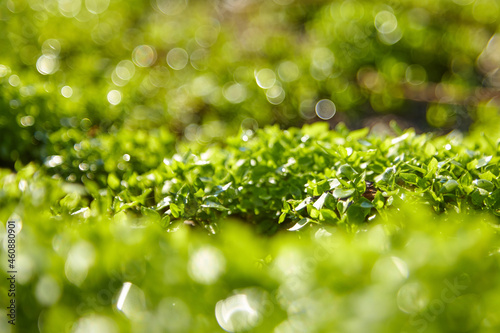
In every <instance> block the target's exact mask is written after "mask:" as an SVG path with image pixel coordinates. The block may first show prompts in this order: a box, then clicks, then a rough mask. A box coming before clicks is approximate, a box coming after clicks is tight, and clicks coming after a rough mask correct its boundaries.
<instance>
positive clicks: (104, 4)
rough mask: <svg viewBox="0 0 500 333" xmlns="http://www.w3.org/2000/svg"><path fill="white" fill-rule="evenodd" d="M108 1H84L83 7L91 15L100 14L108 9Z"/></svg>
mask: <svg viewBox="0 0 500 333" xmlns="http://www.w3.org/2000/svg"><path fill="white" fill-rule="evenodd" d="M108 6H109V0H85V7H87V10H88V11H89V12H91V13H92V14H101V13H103V12H104V11H105V10H106V9H108Z"/></svg>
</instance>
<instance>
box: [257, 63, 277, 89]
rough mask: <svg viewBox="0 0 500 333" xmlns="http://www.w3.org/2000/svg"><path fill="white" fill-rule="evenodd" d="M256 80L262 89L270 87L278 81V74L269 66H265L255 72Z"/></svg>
mask: <svg viewBox="0 0 500 333" xmlns="http://www.w3.org/2000/svg"><path fill="white" fill-rule="evenodd" d="M255 81H256V82H257V85H258V86H259V87H261V88H262V89H269V88H271V87H272V86H274V84H275V83H276V74H274V72H273V71H272V70H270V69H269V68H264V69H261V70H260V71H258V72H257V73H255Z"/></svg>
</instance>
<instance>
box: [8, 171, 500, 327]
mask: <svg viewBox="0 0 500 333" xmlns="http://www.w3.org/2000/svg"><path fill="white" fill-rule="evenodd" d="M32 171H33V170H32ZM32 171H31V172H32ZM25 172H26V171H23V172H21V173H20V174H19V175H18V177H17V181H18V180H19V179H20V178H22V177H33V179H34V180H35V182H34V183H32V184H30V185H29V186H27V187H24V186H19V188H21V191H22V193H21V197H22V198H28V197H29V196H30V195H34V196H37V197H38V201H36V200H31V199H30V200H24V199H21V201H20V203H19V205H17V206H16V205H8V206H7V207H8V209H7V210H2V216H1V220H2V227H1V228H0V236H2V238H4V236H5V234H4V233H5V228H4V225H3V224H4V223H5V221H7V218H8V217H9V216H8V214H9V212H13V211H15V212H16V214H17V215H11V216H10V219H13V220H15V221H16V223H17V231H18V232H17V242H18V255H17V267H18V275H17V276H18V280H17V296H16V297H17V303H18V304H19V305H20V306H19V307H18V317H17V322H16V326H15V327H9V326H8V325H7V324H6V320H1V321H0V329H1V331H2V332H9V330H10V329H11V332H19V333H20V332H42V333H45V332H77V333H83V332H107V333H118V332H138V333H139V332H145V331H147V332H209V331H210V332H219V331H222V330H221V328H223V329H225V330H226V331H228V332H243V331H252V330H253V331H259V332H305V331H307V332H332V331H335V332H353V331H358V332H359V331H365V330H366V328H367V327H369V329H370V331H372V332H399V331H401V329H404V330H405V331H407V332H422V331H425V332H463V331H467V332H497V331H498V329H499V325H500V317H499V314H498V304H499V302H500V290H499V286H498V281H499V279H500V276H499V263H500V262H499V258H498V249H499V246H500V244H499V241H498V231H497V230H498V220H497V219H493V218H492V217H491V216H488V215H473V214H472V215H464V214H456V213H454V212H450V213H449V214H448V215H441V216H437V215H435V214H434V213H433V212H432V211H431V209H430V208H429V207H428V206H418V205H415V204H413V203H408V202H407V203H402V202H398V203H396V204H395V205H394V207H393V208H391V209H390V210H389V211H388V212H389V213H388V216H387V218H381V217H379V218H377V219H375V220H374V221H371V222H370V224H368V225H366V226H365V227H364V228H362V229H359V230H358V231H357V233H355V234H353V233H346V232H345V231H343V230H342V229H339V228H335V227H331V226H324V227H319V226H316V225H314V226H312V227H311V228H305V229H307V230H305V229H303V230H300V231H299V232H295V233H288V234H283V233H281V234H278V235H276V236H274V237H272V238H262V237H261V236H257V235H256V234H255V232H254V230H249V229H248V226H245V227H244V226H242V225H241V224H240V223H239V222H238V221H236V220H222V221H220V223H221V225H222V226H223V228H221V232H220V233H218V234H217V235H211V236H209V235H207V234H206V233H205V232H203V230H202V229H193V228H191V227H190V226H188V225H182V226H180V228H179V229H178V230H177V231H176V232H173V233H166V232H165V231H164V229H162V228H161V227H160V226H158V224H156V223H155V220H154V218H152V217H148V216H144V217H142V218H140V219H137V218H136V217H134V216H133V215H130V214H128V213H126V212H121V213H119V214H116V215H115V216H114V217H113V218H107V217H105V216H104V215H100V216H96V217H89V218H87V219H86V220H85V222H84V221H83V220H82V218H81V217H80V216H79V215H78V214H76V215H73V216H71V217H69V216H67V217H64V218H61V217H60V216H53V215H52V214H51V213H50V212H49V210H48V209H47V208H46V207H48V206H49V205H50V204H51V202H52V200H53V199H54V198H53V197H52V196H53V195H57V194H60V193H59V192H57V191H56V193H53V192H47V193H44V195H40V193H37V191H40V189H41V188H42V187H43V186H41V185H42V184H40V182H39V181H40V179H38V178H37V175H36V174H34V175H33V174H32V173H31V172H29V173H25ZM11 178H12V177H11ZM14 178H16V177H14ZM13 183H16V181H14V179H10V181H6V178H5V177H3V178H2V189H3V191H4V192H2V195H3V196H4V195H5V191H12V192H17V191H19V189H17V184H16V186H13ZM34 184H36V185H34ZM37 186H38V187H37ZM200 231H201V232H200ZM1 252H2V257H5V247H2V250H1ZM5 263H6V260H5V261H2V269H1V272H0V278H1V279H2V280H5V271H6V268H5ZM5 286H6V284H5V283H1V284H0V293H1V294H2V295H5V294H6V293H7V290H6V287H5Z"/></svg>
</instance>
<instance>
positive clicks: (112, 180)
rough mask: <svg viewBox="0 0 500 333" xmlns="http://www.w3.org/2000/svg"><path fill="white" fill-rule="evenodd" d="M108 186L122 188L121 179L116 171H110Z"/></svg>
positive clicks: (115, 188) (114, 188)
mask: <svg viewBox="0 0 500 333" xmlns="http://www.w3.org/2000/svg"><path fill="white" fill-rule="evenodd" d="M108 186H109V187H111V188H112V189H113V190H117V189H119V188H120V179H119V178H118V177H116V175H115V174H114V173H110V174H109V175H108Z"/></svg>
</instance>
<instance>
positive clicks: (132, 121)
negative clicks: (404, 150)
mask: <svg viewBox="0 0 500 333" xmlns="http://www.w3.org/2000/svg"><path fill="white" fill-rule="evenodd" d="M68 3H69V2H68ZM89 3H91V4H90V5H86V3H85V2H81V1H76V2H75V4H66V2H64V3H63V2H61V3H59V2H57V3H53V4H52V3H51V4H45V3H38V2H33V1H26V0H23V1H10V2H9V5H7V6H3V7H2V8H1V9H0V22H1V23H0V24H1V28H2V31H5V32H6V33H4V34H2V36H0V43H1V44H2V45H3V46H4V52H2V54H1V55H0V91H1V92H0V109H1V110H2V112H1V114H0V130H1V131H0V133H1V135H2V137H1V138H2V142H3V144H2V147H1V148H0V160H1V161H2V162H3V163H13V162H15V161H16V160H19V159H21V160H22V161H23V162H24V163H27V162H29V161H31V160H38V161H40V160H42V159H43V158H45V157H47V156H48V155H47V150H53V149H54V147H53V146H54V145H56V146H57V145H58V144H59V143H58V142H55V143H54V142H53V140H50V139H49V138H50V137H53V133H55V132H57V131H58V130H59V129H60V128H61V127H63V128H65V129H66V130H67V132H68V133H69V132H74V131H80V132H82V134H90V135H92V133H93V132H95V131H98V132H111V133H114V132H115V131H116V128H122V127H125V128H127V129H130V130H137V129H151V128H158V127H165V128H168V129H169V130H170V131H171V132H172V133H175V135H176V136H179V137H183V138H184V139H185V140H187V141H192V142H198V143H200V144H207V143H210V142H214V141H220V140H221V139H222V138H224V137H225V136H226V135H232V134H235V133H236V132H237V131H238V129H240V128H242V129H243V130H249V131H254V130H255V129H256V128H257V127H259V126H260V127H263V126H264V125H268V124H273V123H279V124H280V125H282V126H285V127H289V126H292V125H293V126H298V125H302V124H303V123H305V122H310V121H313V120H316V119H318V118H317V116H320V117H321V118H323V119H327V118H331V117H332V116H333V115H335V117H334V118H333V119H332V120H331V121H332V122H334V123H337V122H339V121H344V122H347V123H348V124H353V125H354V126H360V125H362V126H365V125H366V124H367V122H369V120H363V122H361V123H360V121H359V119H360V118H362V119H363V117H366V116H372V115H374V114H376V113H382V114H386V113H396V114H398V115H399V116H400V119H403V120H404V121H403V123H404V124H405V125H410V126H418V127H421V128H424V129H429V128H434V129H444V130H447V129H451V128H456V127H459V128H462V129H467V128H468V126H469V124H470V123H473V128H476V127H479V128H481V129H482V130H484V128H488V131H490V132H491V133H494V132H495V131H498V125H497V124H498V123H499V122H498V121H497V119H498V117H499V116H498V108H497V106H496V105H497V104H496V102H495V99H494V97H495V91H496V90H495V89H497V88H498V80H497V79H496V76H497V74H496V73H497V70H498V67H499V66H500V64H498V60H497V58H496V54H497V50H498V45H499V42H498V40H499V38H498V36H497V35H496V34H495V32H496V31H497V30H498V24H499V19H500V11H499V9H498V8H499V5H498V3H497V1H495V0H481V1H470V2H469V1H425V2H418V3H417V2H413V1H410V2H398V1H396V2H391V3H390V4H387V3H386V2H384V1H367V0H362V1H351V0H346V1H332V2H323V1H320V2H312V3H309V2H304V3H301V2H300V1H295V2H294V1H290V2H289V1H256V2H254V1H248V2H244V3H243V2H242V3H241V4H238V5H234V6H233V5H232V4H231V3H228V2H227V1H212V2H200V1H198V2H197V1H194V2H193V1H191V2H189V3H188V2H187V1H186V2H184V1H164V0H153V1H151V2H149V1H146V2H144V1H121V0H120V1H112V2H109V1H108V0H102V1H101V0H99V1H92V2H89ZM97 3H98V4H100V5H99V6H97V7H96V8H98V9H97V10H96V8H94V5H93V4H97ZM170 3H172V5H171V4H170ZM324 99H326V100H330V101H331V102H332V103H331V104H330V103H329V102H328V103H326V104H325V105H327V104H328V106H325V108H326V110H323V111H322V110H319V111H318V107H317V106H318V104H317V103H318V101H321V100H324ZM319 109H321V108H319ZM424 119H425V120H424ZM426 122H427V124H426ZM68 135H70V136H72V134H68ZM63 142H64V141H63Z"/></svg>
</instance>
